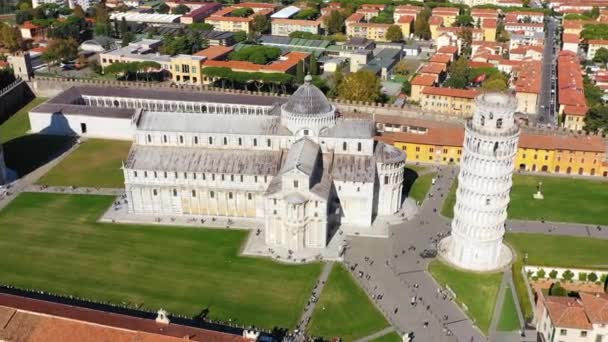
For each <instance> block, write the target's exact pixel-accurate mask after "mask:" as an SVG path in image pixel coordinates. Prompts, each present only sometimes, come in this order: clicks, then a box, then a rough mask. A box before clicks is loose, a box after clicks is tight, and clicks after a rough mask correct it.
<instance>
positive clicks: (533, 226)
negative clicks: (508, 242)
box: [507, 220, 608, 239]
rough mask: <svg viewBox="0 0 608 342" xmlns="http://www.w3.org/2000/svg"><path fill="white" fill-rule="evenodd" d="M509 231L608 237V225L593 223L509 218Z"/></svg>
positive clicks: (598, 237)
mask: <svg viewBox="0 0 608 342" xmlns="http://www.w3.org/2000/svg"><path fill="white" fill-rule="evenodd" d="M507 232H513V233H542V234H547V235H570V236H580V237H591V238H596V239H608V227H606V226H597V225H591V224H580V223H566V222H550V221H545V222H544V223H543V222H540V221H521V220H507Z"/></svg>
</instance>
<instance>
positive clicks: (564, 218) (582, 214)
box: [509, 175, 608, 225]
mask: <svg viewBox="0 0 608 342" xmlns="http://www.w3.org/2000/svg"><path fill="white" fill-rule="evenodd" d="M539 181H540V182H542V183H543V184H542V191H543V194H544V196H545V199H543V200H535V199H533V198H532V194H534V193H535V192H536V187H537V185H538V182H539ZM573 203H576V205H573ZM606 212H608V182H600V181H593V180H586V179H572V178H563V177H547V176H527V175H526V176H523V175H513V189H512V190H511V203H510V205H509V217H510V218H517V219H523V220H541V219H543V218H544V219H545V220H549V221H560V222H577V223H587V224H596V225H608V215H607V214H606Z"/></svg>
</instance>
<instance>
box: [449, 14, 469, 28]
mask: <svg viewBox="0 0 608 342" xmlns="http://www.w3.org/2000/svg"><path fill="white" fill-rule="evenodd" d="M473 22H474V19H473V17H472V16H470V15H468V14H463V15H459V16H457V17H456V20H455V21H454V25H453V26H461V27H464V26H473Z"/></svg>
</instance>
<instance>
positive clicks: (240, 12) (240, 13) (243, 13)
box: [230, 7, 253, 18]
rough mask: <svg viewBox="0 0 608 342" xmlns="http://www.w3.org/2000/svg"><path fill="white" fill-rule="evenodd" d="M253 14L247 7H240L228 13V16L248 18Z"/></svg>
mask: <svg viewBox="0 0 608 342" xmlns="http://www.w3.org/2000/svg"><path fill="white" fill-rule="evenodd" d="M252 14H253V9H251V8H249V7H241V8H237V9H235V10H234V11H232V12H230V16H231V17H242V18H245V17H248V16H250V15H252Z"/></svg>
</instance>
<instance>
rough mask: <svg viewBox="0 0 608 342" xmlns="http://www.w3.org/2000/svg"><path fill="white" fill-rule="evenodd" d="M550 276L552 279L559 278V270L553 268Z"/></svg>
mask: <svg viewBox="0 0 608 342" xmlns="http://www.w3.org/2000/svg"><path fill="white" fill-rule="evenodd" d="M549 278H551V279H555V278H557V271H556V270H552V271H551V272H549Z"/></svg>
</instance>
